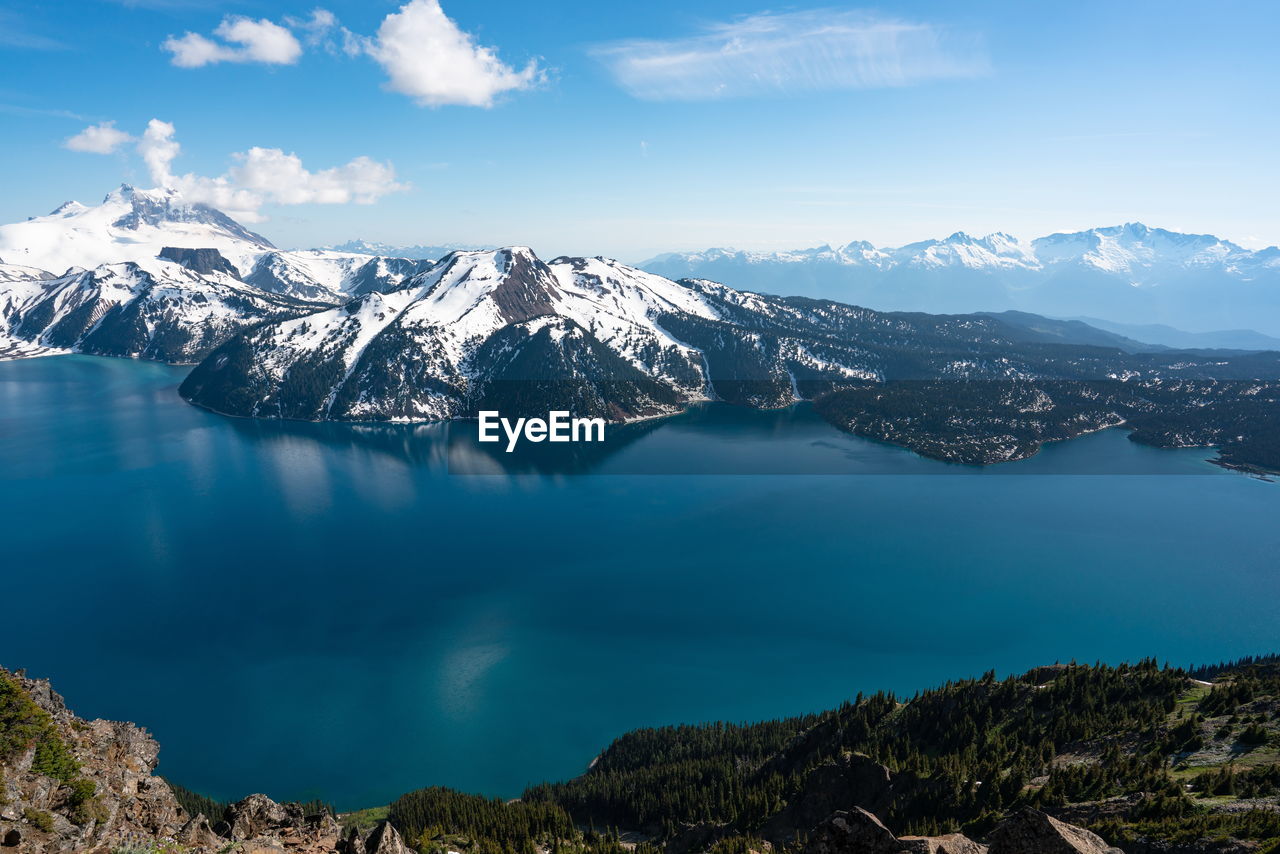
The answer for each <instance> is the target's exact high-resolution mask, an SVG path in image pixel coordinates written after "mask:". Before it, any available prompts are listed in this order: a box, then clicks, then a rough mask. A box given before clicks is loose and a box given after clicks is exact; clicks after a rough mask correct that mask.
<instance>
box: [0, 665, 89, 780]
mask: <svg viewBox="0 0 1280 854" xmlns="http://www.w3.org/2000/svg"><path fill="white" fill-rule="evenodd" d="M32 744H34V745H35V747H36V755H35V760H34V761H33V762H32V764H31V770H32V771H34V772H36V773H37V774H44V775H45V776H47V777H52V778H54V779H55V780H60V781H61V782H63V783H69V782H71V781H72V780H73V779H74V778H75V776H76V773H77V772H78V771H79V770H80V763H78V762H76V760H75V757H73V756H72V755H71V751H70V750H69V749H68V748H67V744H66V742H64V741H63V740H62V736H60V735H59V734H58V728H57V727H56V726H55V725H54V723H53V719H52V718H50V717H49V714H48V713H47V712H46V711H45V710H44V709H42V708H40V707H39V706H37V705H36V704H35V701H34V700H32V699H31V698H30V697H29V696H27V692H26V691H24V690H22V686H20V685H19V684H18V682H17V680H15V679H13V678H11V677H10V676H9V675H8V674H6V673H3V672H0V759H9V758H12V757H13V756H15V755H17V754H19V753H21V752H22V751H24V750H26V749H28V748H29V747H31V745H32Z"/></svg>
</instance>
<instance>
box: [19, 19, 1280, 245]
mask: <svg viewBox="0 0 1280 854" xmlns="http://www.w3.org/2000/svg"><path fill="white" fill-rule="evenodd" d="M441 2H442V3H443V6H442V7H441V6H440V5H439V4H437V3H436V0H401V2H390V3H379V2H368V3H355V2H337V0H333V1H332V2H330V0H320V2H299V3H266V2H255V0H238V2H230V3H213V2H201V0H133V2H107V1H106V0H104V2H67V1H66V0H63V2H44V3H40V4H38V5H37V4H34V3H30V4H14V3H8V4H5V5H3V6H0V67H2V68H3V74H2V75H0V123H2V127H3V133H0V169H2V170H3V173H2V174H3V181H4V187H5V192H4V193H3V194H0V221H5V222H12V221H16V220H20V219H23V218H25V217H27V216H30V215H35V214H43V213H47V212H48V211H49V210H51V209H52V208H53V207H55V206H56V205H57V204H59V203H60V202H62V201H64V200H66V199H71V198H76V199H80V200H81V201H86V202H95V201H97V200H98V199H99V198H100V197H101V196H102V195H104V194H105V193H106V192H108V191H109V190H110V189H111V188H112V187H114V186H115V185H116V184H118V183H120V182H121V181H129V182H131V183H135V184H138V185H140V186H151V185H153V184H154V183H156V182H155V180H154V176H155V175H156V174H157V171H156V170H157V168H158V169H159V172H160V174H162V175H166V176H168V178H170V179H172V180H174V181H179V182H185V184H184V186H186V187H189V188H190V189H191V191H192V192H194V193H196V194H205V195H206V196H208V197H209V198H210V199H215V200H222V199H224V198H226V199H228V200H229V199H232V198H234V201H235V206H238V207H239V208H243V209H244V212H245V216H246V218H251V219H257V220H259V221H258V222H256V223H255V224H254V227H255V228H257V229H258V230H260V231H262V232H263V233H264V234H266V235H267V236H268V237H270V238H272V239H273V240H274V241H276V242H277V244H279V245H282V246H315V245H323V244H328V243H334V242H341V241H343V240H347V239H351V238H356V237H362V238H366V239H371V240H382V241H386V242H390V243H445V242H460V243H482V244H513V243H520V244H528V245H531V246H533V247H534V248H535V249H536V250H537V251H538V252H539V253H540V254H542V255H544V256H546V257H552V256H554V255H557V254H570V253H571V254H589V255H595V254H604V255H610V256H614V257H619V258H623V259H624V260H630V261H638V260H641V259H643V258H645V257H647V256H649V255H652V254H655V253H657V252H660V251H667V250H677V249H694V248H703V247H707V246H736V247H740V248H761V249H774V248H791V247H802V246H811V245H816V244H820V243H823V242H845V241H848V240H852V239H868V240H871V241H872V242H875V243H877V244H881V245H897V244H901V243H905V242H909V241H912V240H917V239H923V238H927V237H941V236H945V235H946V234H949V233H951V232H953V231H957V230H964V231H968V232H971V233H980V234H985V233H988V232H991V231H997V230H999V231H1007V232H1010V233H1013V234H1015V235H1019V236H1022V237H1035V236H1039V235H1041V234H1044V233H1048V232H1051V231H1057V230H1069V229H1077V228H1085V227H1090V226H1094V225H1109V224H1115V223H1118V222H1123V221H1129V220H1141V221H1144V222H1147V223H1148V224H1151V225H1159V226H1164V227H1167V228H1176V229H1182V230H1190V231H1206V232H1212V233H1215V234H1218V235H1220V236H1223V237H1227V238H1230V239H1233V240H1236V241H1237V242H1241V243H1243V244H1245V245H1249V246H1262V245H1268V244H1272V243H1277V242H1280V205H1277V204H1276V202H1275V200H1276V198H1277V197H1278V196H1280V168H1278V166H1277V157H1276V152H1277V151H1280V110H1277V103H1276V97H1277V96H1276V93H1277V92H1280V60H1277V58H1276V52H1275V47H1274V37H1275V34H1276V32H1278V31H1280V4H1276V3H1274V2H1253V3H1246V2H1238V3H1232V2H1219V3H1213V4H1204V3H1192V2H1160V3H1157V2H1147V3H1144V2H1134V3H1125V4H1117V3H1114V2H1108V3H1101V2H1099V3H1091V2H1070V3H1067V2H1061V3H1050V2H1034V3H1033V2H1024V3H1013V2H1008V3H993V2H988V3H983V2H968V3H955V2H904V3H893V4H881V5H876V6H868V5H857V4H855V5H838V4H821V5H786V6H770V5H765V3H764V2H763V1H762V2H761V3H753V2H749V0H735V1H734V2H724V1H723V0H716V1H715V2H696V0H695V2H690V0H681V2H672V0H649V2H645V3H625V4H602V3H599V2H598V0H597V2H585V0H542V2H527V0H526V2H507V0H441ZM406 3H407V5H406ZM317 8H320V9H323V10H325V11H326V12H328V13H329V14H328V15H326V16H322V17H320V18H317V17H315V14H314V11H315V10H316V9H317ZM188 33H190V34H192V35H187V34H188ZM424 40H425V41H426V42H427V43H428V44H429V45H430V49H429V50H427V49H423V48H421V47H420V45H421V44H423V43H424ZM153 119H158V120H160V122H163V123H166V124H164V125H152V130H151V131H150V132H148V124H149V122H151V121H152V120H153ZM104 122H113V123H114V125H113V128H114V130H115V131H117V132H118V134H117V136H116V138H114V139H113V138H112V137H111V134H110V132H109V131H108V132H107V133H106V134H103V133H101V132H98V133H97V134H96V135H91V136H89V137H81V138H80V142H79V143H72V147H78V148H80V149H86V148H88V149H97V150H98V151H105V150H111V152H112V153H105V154H104V153H94V152H93V151H87V150H78V151H77V150H70V149H69V148H68V147H67V140H68V139H71V138H73V137H75V136H76V135H77V134H80V133H81V132H83V131H84V130H85V129H86V128H87V127H90V126H98V127H100V126H101V125H102V123H104ZM169 126H171V128H170V127H169ZM126 136H127V137H128V138H127V139H126V138H125V137H126ZM174 141H176V142H177V143H178V144H179V145H180V146H181V148H180V152H178V153H177V154H176V155H175V154H173V150H172V143H173V142H174ZM255 149H257V150H258V151H256V152H254V150H255ZM140 150H141V151H143V152H147V153H148V154H149V155H150V159H149V160H148V159H144V157H143V156H142V154H141V153H140ZM294 156H296V159H295V157H294ZM357 158H365V159H361V160H358V159H357ZM353 161H355V162H354V163H353ZM303 170H305V171H303ZM237 194H238V195H237ZM361 202H367V203H361ZM224 206H232V205H231V204H230V202H228V204H227V205H224Z"/></svg>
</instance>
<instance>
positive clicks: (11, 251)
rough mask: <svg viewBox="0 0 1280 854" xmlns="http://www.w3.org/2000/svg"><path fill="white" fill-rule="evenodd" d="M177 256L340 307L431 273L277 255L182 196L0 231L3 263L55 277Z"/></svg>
mask: <svg viewBox="0 0 1280 854" xmlns="http://www.w3.org/2000/svg"><path fill="white" fill-rule="evenodd" d="M174 249H192V250H195V249H203V250H215V251H216V252H217V253H218V254H219V255H221V256H222V257H223V258H224V259H225V260H226V262H227V263H226V265H224V266H221V267H220V269H221V270H222V271H223V272H226V273H229V274H230V275H232V276H234V277H236V278H240V279H243V280H244V281H246V282H249V283H251V284H254V285H256V286H257V287H260V288H262V289H263V290H267V291H271V292H274V293H279V294H283V295H285V296H292V297H297V298H298V299H303V300H321V301H326V302H330V303H334V304H337V303H340V302H343V301H345V300H346V299H347V298H348V297H350V296H353V295H358V294H361V293H365V292H368V291H370V290H380V289H385V288H388V287H393V286H395V285H398V284H399V283H400V282H401V281H403V280H404V278H405V277H406V276H409V275H412V274H413V273H415V272H417V271H418V270H419V269H421V268H423V267H425V266H426V265H425V264H421V263H419V262H418V261H417V259H413V258H404V257H371V256H370V254H369V253H366V252H359V251H346V252H343V251H332V250H301V251H289V250H281V249H277V248H276V247H275V246H273V245H272V244H271V241H269V240H267V238H265V237H263V236H262V235H260V234H257V233H255V232H252V231H250V230H249V229H247V228H245V227H244V226H242V225H240V224H239V223H238V222H236V221H235V220H233V219H231V217H229V216H227V215H226V214H224V213H222V212H221V211H218V210H216V209H214V208H211V207H209V206H208V205H203V204H189V203H187V202H185V201H184V200H183V199H182V196H181V195H180V194H179V193H178V192H177V191H176V190H172V189H156V190H141V189H138V188H135V187H130V186H129V185H127V184H125V185H122V186H120V187H119V188H117V189H116V190H114V191H112V192H111V193H109V194H108V195H107V197H106V198H105V199H103V201H102V204H100V205H96V206H92V207H90V206H86V205H82V204H80V203H79V202H66V203H64V204H63V205H61V206H59V207H58V209H57V210H55V211H53V212H52V213H50V214H48V215H47V216H39V217H32V218H31V219H28V220H27V221H26V222H20V223H14V224H11V225H0V262H3V263H5V264H9V265H20V266H28V267H35V268H38V269H41V270H46V271H48V272H50V273H52V274H54V275H61V274H63V273H65V272H70V271H71V270H73V269H75V268H79V269H93V268H95V267H98V266H101V265H103V264H116V263H120V262H126V261H132V262H135V263H139V264H143V265H144V266H145V265H147V264H148V263H149V262H150V261H151V260H152V259H155V258H157V257H160V256H161V255H163V254H165V251H166V250H174ZM169 254H170V255H173V254H174V253H172V252H170V253H169ZM442 254H443V253H442ZM433 257H436V256H433ZM184 263H185V262H184ZM188 266H190V265H188ZM197 272H199V270H197Z"/></svg>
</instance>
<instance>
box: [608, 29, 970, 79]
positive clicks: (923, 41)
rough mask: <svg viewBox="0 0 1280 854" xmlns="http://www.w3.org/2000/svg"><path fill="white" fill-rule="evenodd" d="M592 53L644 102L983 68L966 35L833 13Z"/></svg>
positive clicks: (944, 75)
mask: <svg viewBox="0 0 1280 854" xmlns="http://www.w3.org/2000/svg"><path fill="white" fill-rule="evenodd" d="M592 54H593V55H594V56H595V57H596V58H598V59H600V60H601V61H602V62H604V63H605V64H606V65H607V66H608V68H609V70H610V71H611V72H612V74H613V76H614V77H615V79H616V80H617V81H618V83H619V84H620V85H621V86H622V87H623V88H624V89H626V90H627V91H628V92H630V93H631V94H632V95H634V96H636V97H638V98H646V99H651V100H669V99H670V100H700V99H709V98H726V97H738V96H749V95H767V94H778V93H784V94H785V93H794V92H802V91H822V90H836V89H869V88H881V87H893V86H909V85H913V84H916V83H922V82H925V81H929V80H940V79H946V78H954V77H973V76H978V75H981V74H984V73H986V72H987V71H988V70H989V64H988V61H987V58H986V54H985V51H984V50H983V49H982V46H981V45H980V44H979V43H978V42H977V41H976V40H975V39H971V38H969V39H966V38H962V37H956V36H953V35H951V34H948V33H946V32H943V31H942V30H939V29H938V28H936V27H934V26H932V25H930V24H922V23H911V22H906V21H900V20H895V19H889V18H883V17H878V16H876V15H872V14H869V13H859V12H848V11H839V10H811V11H801V12H787V13H780V14H773V13H764V14H759V15H751V16H749V17H745V18H741V19H738V20H736V21H733V22H730V23H724V24H715V25H712V26H710V27H708V28H706V31H705V32H703V33H702V34H699V35H695V36H690V37H687V38H680V39H671V40H665V41H664V40H641V39H637V40H631V41H624V42H614V43H610V44H604V45H599V46H597V47H596V48H594V49H593V50H592Z"/></svg>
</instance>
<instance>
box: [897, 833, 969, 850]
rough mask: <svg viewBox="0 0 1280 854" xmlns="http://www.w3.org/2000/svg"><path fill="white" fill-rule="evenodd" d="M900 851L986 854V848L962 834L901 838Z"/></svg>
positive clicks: (899, 838) (899, 839)
mask: <svg viewBox="0 0 1280 854" xmlns="http://www.w3.org/2000/svg"><path fill="white" fill-rule="evenodd" d="M898 841H899V842H901V843H902V850H903V851H904V852H909V854H987V846H985V845H983V844H982V843H980V842H974V841H973V840H972V839H970V838H969V837H967V836H965V835H964V834H963V833H948V834H945V835H943V836H901V837H898Z"/></svg>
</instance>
